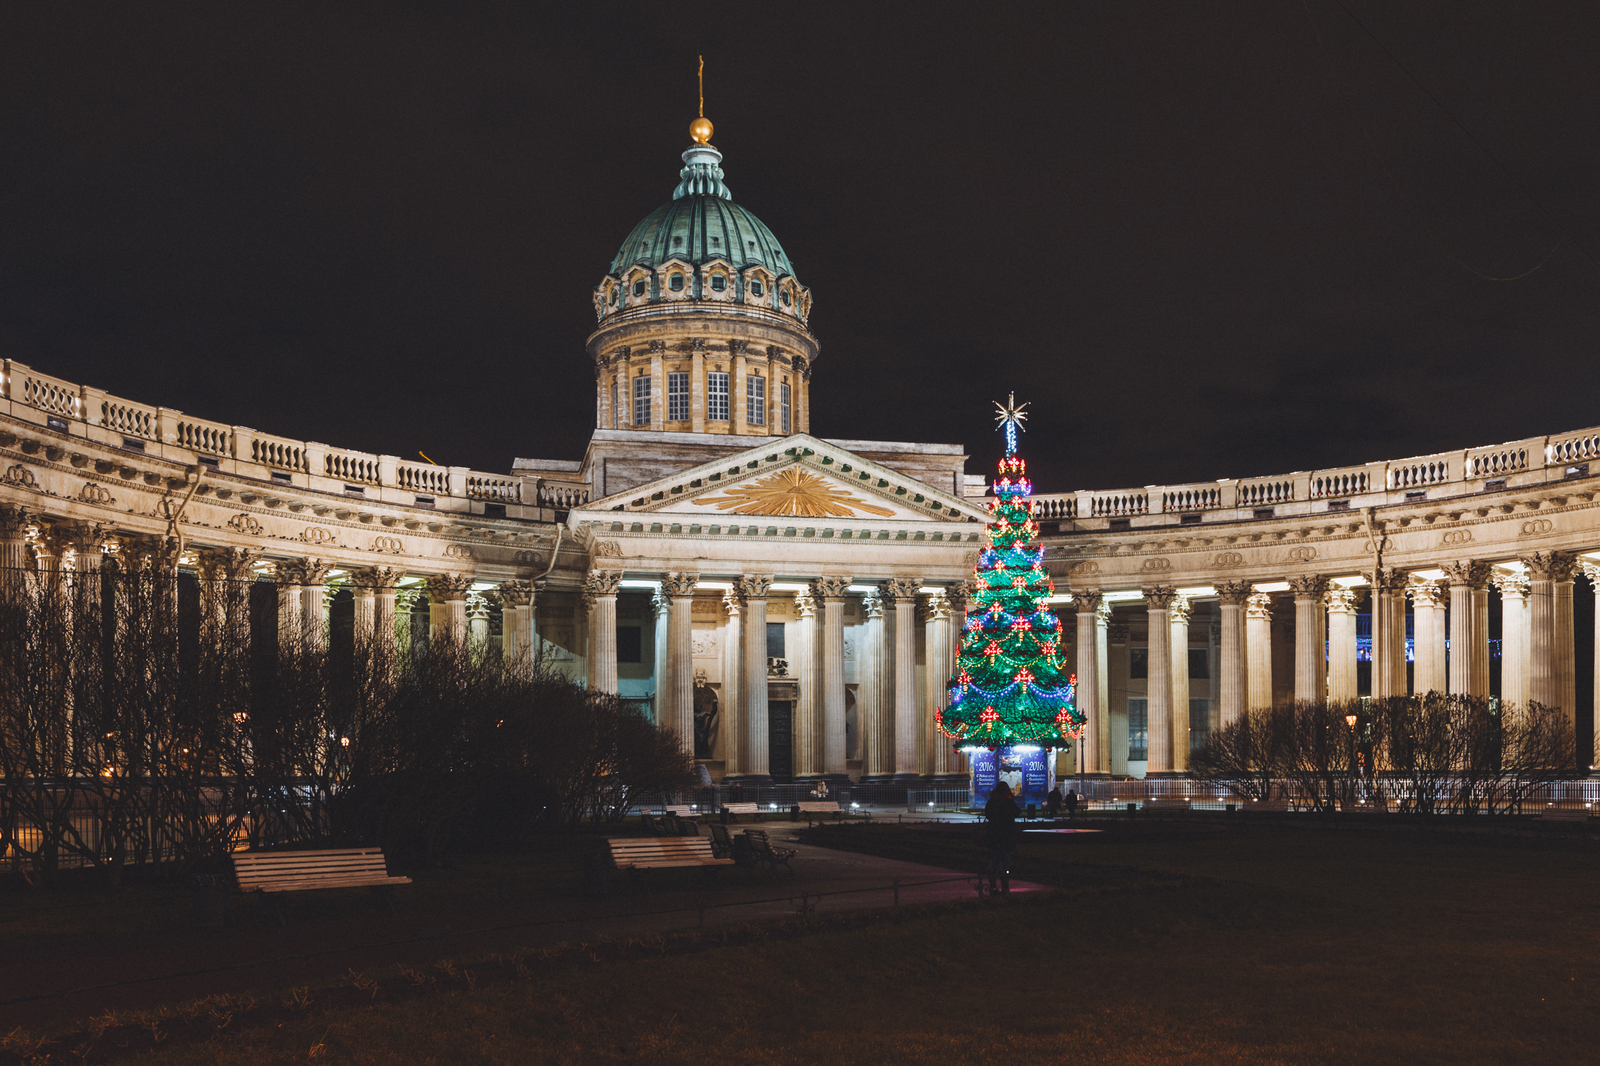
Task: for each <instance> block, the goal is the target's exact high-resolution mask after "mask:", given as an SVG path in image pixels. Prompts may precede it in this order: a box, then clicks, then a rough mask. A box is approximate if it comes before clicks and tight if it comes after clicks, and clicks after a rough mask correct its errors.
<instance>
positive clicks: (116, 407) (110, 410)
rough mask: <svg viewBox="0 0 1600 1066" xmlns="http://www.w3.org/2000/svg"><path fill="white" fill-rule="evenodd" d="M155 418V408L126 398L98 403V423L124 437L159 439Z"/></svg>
mask: <svg viewBox="0 0 1600 1066" xmlns="http://www.w3.org/2000/svg"><path fill="white" fill-rule="evenodd" d="M156 418H157V411H156V409H155V408H154V407H145V406H144V405H143V404H135V403H129V402H127V401H126V400H105V401H103V402H102V403H101V404H100V424H101V425H102V426H104V427H106V428H107V429H109V430H113V431H115V432H117V433H121V434H122V435H123V436H125V437H140V438H143V439H144V440H160V439H161V438H160V437H159V436H157V434H156Z"/></svg>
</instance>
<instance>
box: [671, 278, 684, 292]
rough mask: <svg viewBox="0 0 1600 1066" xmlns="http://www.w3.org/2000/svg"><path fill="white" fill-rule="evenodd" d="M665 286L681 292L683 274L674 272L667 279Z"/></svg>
mask: <svg viewBox="0 0 1600 1066" xmlns="http://www.w3.org/2000/svg"><path fill="white" fill-rule="evenodd" d="M667 287H668V288H670V289H671V290H672V291H673V292H682V291H683V275H682V274H674V275H672V277H671V278H669V279H668V280H667Z"/></svg>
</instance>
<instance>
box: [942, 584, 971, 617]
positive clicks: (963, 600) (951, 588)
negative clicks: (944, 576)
mask: <svg viewBox="0 0 1600 1066" xmlns="http://www.w3.org/2000/svg"><path fill="white" fill-rule="evenodd" d="M944 598H945V600H946V601H947V602H948V603H949V604H950V610H951V611H952V612H954V613H958V614H965V613H966V611H967V601H968V600H970V599H971V598H972V583H971V582H970V581H963V582H962V583H961V584H959V585H947V586H945V590H944Z"/></svg>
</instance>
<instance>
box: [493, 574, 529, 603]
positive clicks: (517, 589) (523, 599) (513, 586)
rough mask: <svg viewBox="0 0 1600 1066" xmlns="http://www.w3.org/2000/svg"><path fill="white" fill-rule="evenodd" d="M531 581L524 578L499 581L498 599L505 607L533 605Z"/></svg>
mask: <svg viewBox="0 0 1600 1066" xmlns="http://www.w3.org/2000/svg"><path fill="white" fill-rule="evenodd" d="M533 597H534V591H533V582H531V581H526V580H516V581H502V582H500V599H501V601H502V602H503V603H504V604H505V605H506V606H507V607H530V606H532V605H533Z"/></svg>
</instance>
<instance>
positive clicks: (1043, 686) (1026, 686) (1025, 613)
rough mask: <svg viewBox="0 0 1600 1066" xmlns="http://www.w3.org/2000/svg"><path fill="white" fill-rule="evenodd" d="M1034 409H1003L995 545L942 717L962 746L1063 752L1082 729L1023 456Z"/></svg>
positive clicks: (981, 559) (983, 561) (984, 565)
mask: <svg viewBox="0 0 1600 1066" xmlns="http://www.w3.org/2000/svg"><path fill="white" fill-rule="evenodd" d="M1027 406H1028V405H1027V404H1023V405H1022V406H1021V407H1018V406H1017V402H1016V396H1015V394H1013V395H1012V396H1011V397H1010V398H1009V400H1008V402H1007V403H1006V404H1005V405H1004V406H1002V405H1000V404H995V407H996V409H997V410H998V412H999V413H998V415H997V416H996V419H997V421H998V422H999V423H1000V429H1001V430H1003V431H1004V432H1005V435H1006V454H1005V458H1004V459H1001V460H1000V476H999V478H997V479H996V480H995V483H994V503H993V504H992V505H991V506H990V509H989V513H990V519H989V530H988V533H989V547H988V548H986V549H985V550H984V551H983V552H982V553H981V554H980V555H979V556H978V566H977V570H976V572H975V576H974V584H975V586H976V588H975V590H974V593H973V605H972V606H971V607H969V608H968V611H967V624H966V626H965V628H964V629H963V630H962V633H961V656H960V660H959V661H958V663H957V665H956V673H955V676H954V677H952V678H951V679H950V705H949V706H948V707H947V708H945V710H944V711H943V712H942V713H941V714H940V715H939V716H938V717H937V719H936V721H937V724H938V727H939V731H940V732H941V733H943V734H944V735H945V736H947V737H949V738H950V739H951V740H952V741H954V744H955V747H956V748H958V749H959V748H968V749H970V748H987V749H991V750H993V749H1001V748H1011V749H1015V750H1019V751H1021V750H1028V749H1030V748H1034V749H1048V748H1057V747H1064V746H1066V745H1068V744H1070V743H1071V742H1072V740H1073V739H1074V738H1075V737H1077V736H1078V734H1079V733H1081V732H1082V729H1083V723H1084V716H1083V715H1081V714H1080V713H1078V709H1077V707H1076V706H1075V705H1074V703H1073V698H1072V697H1073V687H1074V685H1075V683H1076V680H1077V679H1076V678H1075V677H1073V676H1071V675H1069V674H1068V673H1067V672H1066V670H1065V667H1064V661H1063V660H1064V656H1063V652H1062V648H1061V620H1060V619H1059V618H1057V617H1056V615H1055V612H1054V611H1052V610H1050V608H1049V607H1048V606H1047V605H1046V603H1047V601H1048V600H1049V598H1050V597H1051V596H1052V595H1054V594H1055V585H1054V584H1053V583H1052V582H1051V580H1050V575H1049V574H1048V573H1046V572H1045V569H1044V548H1043V547H1041V546H1040V545H1039V543H1038V541H1039V527H1038V525H1037V523H1035V522H1034V520H1033V514H1032V503H1031V502H1030V501H1029V497H1030V496H1031V495H1032V493H1033V486H1032V484H1030V483H1029V481H1028V477H1027V473H1026V467H1025V466H1024V465H1023V462H1022V460H1021V459H1020V458H1018V456H1017V433H1018V431H1019V430H1020V429H1021V428H1022V422H1023V421H1024V420H1025V419H1026V418H1027V416H1026V415H1025V414H1024V413H1023V411H1024V409H1025V408H1026V407H1027Z"/></svg>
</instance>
